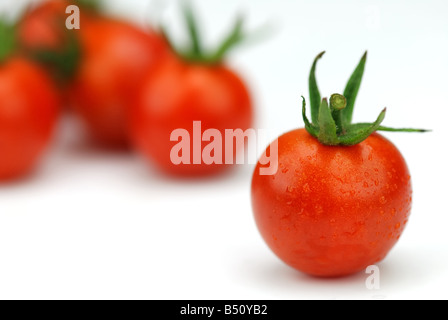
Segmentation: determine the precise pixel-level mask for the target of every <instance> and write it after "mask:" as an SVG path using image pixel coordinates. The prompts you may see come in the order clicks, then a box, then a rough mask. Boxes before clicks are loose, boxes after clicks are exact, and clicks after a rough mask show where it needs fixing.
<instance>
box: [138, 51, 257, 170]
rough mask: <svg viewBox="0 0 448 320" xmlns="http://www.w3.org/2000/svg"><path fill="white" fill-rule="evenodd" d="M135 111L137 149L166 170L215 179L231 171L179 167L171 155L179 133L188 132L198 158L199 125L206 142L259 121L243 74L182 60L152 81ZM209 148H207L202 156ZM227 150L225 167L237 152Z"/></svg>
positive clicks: (214, 167) (206, 166) (158, 72)
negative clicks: (213, 132)
mask: <svg viewBox="0 0 448 320" xmlns="http://www.w3.org/2000/svg"><path fill="white" fill-rule="evenodd" d="M132 111H133V112H132V117H131V128H132V135H133V141H134V143H135V146H136V148H137V149H138V150H139V151H140V152H141V153H142V154H143V155H144V156H146V157H147V158H148V159H149V160H150V161H154V162H155V164H157V165H158V166H159V167H160V168H161V169H163V170H164V171H166V172H168V173H171V174H175V175H192V176H197V175H208V174H214V173H217V172H220V171H222V169H224V168H226V167H227V166H225V165H222V164H216V163H213V164H205V163H204V162H202V163H201V164H193V161H191V162H190V164H186V163H181V164H178V165H175V164H173V162H172V159H171V157H170V153H171V150H172V148H173V147H174V146H175V145H176V144H177V143H178V142H176V141H170V140H171V139H170V136H171V133H172V132H173V131H174V130H176V129H179V128H180V129H185V130H187V131H188V133H189V136H190V138H191V140H190V151H191V155H192V154H193V141H192V140H193V138H194V132H193V131H194V130H193V122H194V121H201V137H202V133H204V131H206V130H207V129H217V130H218V131H219V132H220V134H221V136H222V137H224V136H225V130H226V129H233V130H235V129H242V130H246V129H248V128H250V126H251V125H252V118H253V109H252V103H251V98H250V95H249V92H248V89H247V88H246V85H245V84H244V83H243V81H242V80H241V79H240V77H239V76H238V75H237V74H235V73H234V72H233V71H231V70H230V69H228V68H227V67H225V66H224V65H223V64H220V63H219V64H205V63H199V62H197V63H195V62H188V61H185V60H182V59H180V58H178V57H177V56H176V57H174V58H170V59H166V60H165V62H164V63H163V64H161V65H160V66H159V67H158V68H157V69H156V70H155V71H154V72H152V73H150V74H149V75H148V76H147V77H146V79H145V81H144V82H143V85H142V87H141V90H140V92H139V94H138V95H137V101H136V105H135V107H134V108H133V110H132ZM223 141H224V140H223ZM207 144H208V143H207V142H204V143H202V147H201V152H202V151H203V149H204V147H205V146H206V145H207ZM223 144H224V143H223ZM221 147H222V149H220V151H221V154H222V163H225V160H224V159H225V155H226V154H227V155H228V154H229V153H232V154H235V151H236V150H235V149H234V147H233V146H231V147H228V148H226V147H225V144H224V146H221Z"/></svg>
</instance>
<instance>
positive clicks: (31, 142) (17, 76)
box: [0, 58, 59, 180]
mask: <svg viewBox="0 0 448 320" xmlns="http://www.w3.org/2000/svg"><path fill="white" fill-rule="evenodd" d="M58 108H59V101H58V97H57V92H56V90H55V88H54V86H53V84H52V82H51V79H50V78H49V76H48V75H47V74H46V73H45V72H44V71H43V70H42V69H41V68H40V67H39V66H37V65H35V64H34V63H32V62H29V61H27V60H25V59H23V58H11V59H8V60H7V61H4V62H2V63H1V64H0V180H9V179H14V178H17V177H20V176H22V175H24V174H27V173H29V172H30V170H32V169H33V168H34V167H35V166H36V162H37V161H38V160H39V158H40V157H41V156H42V153H43V151H44V150H45V148H46V147H47V146H48V144H49V141H50V138H51V135H52V132H53V130H54V127H55V124H56V120H57V114H58Z"/></svg>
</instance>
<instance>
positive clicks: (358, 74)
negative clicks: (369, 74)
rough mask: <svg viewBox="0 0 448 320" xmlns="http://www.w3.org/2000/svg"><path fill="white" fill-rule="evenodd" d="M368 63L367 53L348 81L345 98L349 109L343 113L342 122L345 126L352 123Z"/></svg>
mask: <svg viewBox="0 0 448 320" xmlns="http://www.w3.org/2000/svg"><path fill="white" fill-rule="evenodd" d="M366 61H367V51H366V52H365V53H364V55H363V56H362V58H361V61H360V62H359V64H358V66H357V67H356V69H355V71H354V72H353V74H352V75H351V77H350V79H349V80H348V83H347V86H346V87H345V90H344V97H345V98H346V99H347V107H346V108H345V109H344V110H343V111H342V121H343V124H344V125H348V124H350V123H351V122H352V117H353V109H354V107H355V101H356V97H357V96H358V91H359V88H360V87H361V82H362V77H363V75H364V69H365V65H366Z"/></svg>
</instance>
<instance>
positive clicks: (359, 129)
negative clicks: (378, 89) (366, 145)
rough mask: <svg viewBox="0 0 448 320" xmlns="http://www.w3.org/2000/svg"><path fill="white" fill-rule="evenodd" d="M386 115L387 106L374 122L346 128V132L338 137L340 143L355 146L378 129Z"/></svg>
mask: <svg viewBox="0 0 448 320" xmlns="http://www.w3.org/2000/svg"><path fill="white" fill-rule="evenodd" d="M385 117H386V108H384V109H383V111H381V113H380V115H379V116H378V118H377V119H376V121H375V122H374V123H358V124H354V125H351V126H348V127H347V128H346V133H345V134H344V135H341V136H339V137H338V139H339V143H340V144H342V145H344V146H353V145H355V144H358V143H361V142H362V141H364V140H366V139H367V138H368V137H369V136H370V135H371V134H372V133H374V132H375V131H377V130H378V128H379V127H380V125H381V123H382V122H383V120H384V118H385Z"/></svg>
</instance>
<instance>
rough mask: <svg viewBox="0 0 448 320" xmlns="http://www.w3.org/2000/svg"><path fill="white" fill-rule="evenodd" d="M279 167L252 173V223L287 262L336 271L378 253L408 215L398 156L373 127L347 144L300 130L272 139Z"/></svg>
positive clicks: (373, 259) (357, 267) (408, 195)
mask: <svg viewBox="0 0 448 320" xmlns="http://www.w3.org/2000/svg"><path fill="white" fill-rule="evenodd" d="M278 165H279V170H278V171H277V173H276V174H274V175H272V176H268V175H266V176H262V175H259V174H258V173H259V169H260V167H261V165H260V164H258V166H257V168H256V169H255V173H254V176H253V180H252V204H253V209H254V213H255V219H256V223H257V226H258V228H259V230H260V232H261V234H262V236H263V238H264V240H265V241H266V243H267V244H268V245H269V247H270V248H271V249H272V250H273V252H275V253H276V254H277V255H278V257H279V258H280V259H282V260H283V261H284V262H286V263H287V264H288V265H290V266H292V267H293V268H296V269H298V270H301V271H303V272H305V273H309V274H311V275H316V276H342V275H347V274H351V273H354V272H357V271H361V270H363V269H365V268H366V267H367V266H369V265H372V264H375V263H377V262H379V261H381V260H383V259H384V257H385V256H386V254H387V253H388V252H389V250H390V249H391V248H392V247H393V246H394V244H395V243H396V242H397V240H398V239H399V238H400V235H401V233H402V232H403V229H404V227H405V226H406V223H407V222H408V218H409V214H410V210H411V200H412V190H411V180H410V175H409V171H408V168H407V166H406V163H405V160H404V159H403V157H402V155H401V154H400V152H399V151H398V150H397V148H396V147H395V146H394V145H393V144H392V143H391V142H389V141H388V140H387V139H385V138H384V137H382V136H381V135H379V134H373V135H371V136H370V137H369V138H367V139H366V140H365V141H363V142H362V143H360V144H357V145H355V146H351V147H333V146H325V145H322V144H321V143H320V142H319V141H317V140H316V139H315V138H313V137H312V136H311V135H310V134H309V133H308V132H306V131H305V130H304V129H299V130H294V131H291V132H289V133H287V134H285V135H283V136H281V137H280V138H279V140H278Z"/></svg>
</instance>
